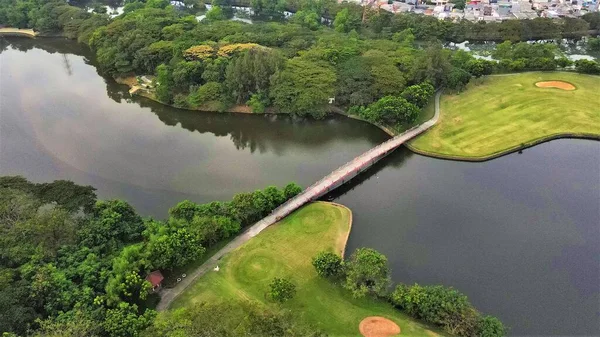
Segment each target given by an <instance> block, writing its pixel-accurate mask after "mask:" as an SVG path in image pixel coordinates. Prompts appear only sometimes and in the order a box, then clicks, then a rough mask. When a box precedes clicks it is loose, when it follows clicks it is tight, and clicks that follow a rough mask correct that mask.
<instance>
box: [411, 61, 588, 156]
mask: <svg viewBox="0 0 600 337" xmlns="http://www.w3.org/2000/svg"><path fill="white" fill-rule="evenodd" d="M554 80H556V81H563V82H567V83H571V84H574V85H575V87H576V90H561V89H557V88H540V87H537V86H536V85H535V83H536V82H539V81H554ZM598 86H600V77H598V76H593V75H583V74H576V73H570V72H529V73H520V74H515V75H510V76H490V77H487V78H484V79H481V80H478V81H476V82H475V83H472V84H470V85H469V86H468V88H467V90H466V91H464V92H462V93H460V94H450V95H448V94H447V95H444V96H442V99H441V102H440V105H441V109H440V113H441V116H440V121H439V122H438V125H436V126H434V127H433V128H432V129H431V130H430V131H428V132H427V133H425V134H423V135H422V136H420V137H418V138H416V139H414V140H412V141H411V142H409V143H408V144H406V146H407V147H408V148H409V149H410V150H411V151H414V152H416V153H419V154H422V155H425V156H430V157H435V158H441V159H449V160H460V161H485V160H490V159H493V158H497V157H500V156H503V155H506V154H509V153H512V152H515V151H520V150H522V149H525V148H528V147H531V146H534V145H537V144H540V143H543V142H547V141H550V140H554V139H559V138H584V139H595V140H598V139H600V109H598V105H597V99H598V98H597V94H596V93H594V89H595V88H597V87H598Z"/></svg>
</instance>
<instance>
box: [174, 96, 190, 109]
mask: <svg viewBox="0 0 600 337" xmlns="http://www.w3.org/2000/svg"><path fill="white" fill-rule="evenodd" d="M173 105H175V106H176V107H178V108H187V106H188V97H187V96H186V95H184V94H177V95H175V98H174V99H173Z"/></svg>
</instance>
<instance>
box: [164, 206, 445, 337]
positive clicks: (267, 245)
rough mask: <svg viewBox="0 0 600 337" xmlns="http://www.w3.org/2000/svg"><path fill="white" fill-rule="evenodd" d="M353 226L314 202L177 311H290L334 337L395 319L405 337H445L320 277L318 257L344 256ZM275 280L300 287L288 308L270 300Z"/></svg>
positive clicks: (341, 211) (348, 217)
mask: <svg viewBox="0 0 600 337" xmlns="http://www.w3.org/2000/svg"><path fill="white" fill-rule="evenodd" d="M351 222H352V213H351V211H350V210H349V209H348V208H346V207H344V206H341V205H337V204H332V203H326V202H314V203H311V204H309V205H307V206H305V207H303V208H301V209H300V210H297V211H296V212H294V213H293V214H291V215H289V216H288V217H286V218H285V219H283V220H282V221H280V222H279V223H276V224H274V225H272V226H271V227H269V228H267V229H266V230H264V231H263V232H262V233H260V234H259V235H258V236H256V237H255V238H253V239H252V240H250V241H249V242H247V243H246V244H244V245H243V246H241V247H239V248H238V249H236V250H234V251H233V252H231V253H230V254H229V255H227V256H225V257H224V258H223V260H222V261H221V262H220V263H219V271H211V272H209V273H208V274H206V275H204V276H202V277H201V278H199V279H198V280H197V281H196V282H195V283H194V284H192V285H191V286H190V287H189V288H188V289H186V291H185V292H183V293H182V294H181V295H180V296H179V297H178V298H177V299H176V300H175V302H173V305H172V306H171V310H173V309H177V308H182V307H188V306H192V305H194V304H196V303H202V302H209V303H214V302H226V303H241V302H244V301H245V302H255V303H259V305H264V306H269V307H273V308H279V307H281V308H283V309H289V310H290V311H291V312H292V313H293V315H294V319H298V320H301V321H302V322H304V323H307V324H310V325H312V326H315V327H318V328H319V329H320V330H321V331H323V332H326V333H327V334H328V335H329V336H360V332H359V324H360V322H361V321H362V320H363V319H364V318H366V317H369V316H383V317H385V318H388V319H390V320H392V321H393V322H395V323H396V324H398V326H399V327H400V328H401V335H402V336H439V334H440V333H439V332H437V330H436V332H434V331H432V330H431V328H429V327H427V326H426V325H425V324H423V323H420V322H418V321H416V320H413V319H411V318H409V317H408V316H406V315H404V314H403V313H402V312H400V311H398V310H396V309H394V308H393V307H392V306H391V305H390V304H388V303H386V302H384V301H379V300H373V299H370V298H363V299H354V298H353V297H352V295H351V294H350V292H348V291H346V290H345V289H343V288H342V286H341V285H339V284H334V283H333V282H331V281H329V280H326V279H323V278H320V277H319V276H317V273H316V272H315V270H314V268H313V266H312V264H311V260H312V258H313V257H314V256H315V255H316V254H317V253H318V252H320V251H323V250H329V251H334V252H336V253H338V254H341V253H342V251H343V250H344V247H345V244H346V240H347V237H348V234H349V232H350V227H351ZM349 253H350V252H349ZM274 277H285V278H287V279H289V280H290V281H292V282H293V283H294V284H295V285H296V290H297V293H296V295H295V296H294V298H292V299H291V300H289V301H287V302H285V303H283V304H277V303H274V302H272V301H270V300H268V299H266V296H265V294H266V293H267V291H268V286H269V283H270V282H271V280H272V279H273V278H274ZM239 319H240V320H241V319H243V317H240V318H239Z"/></svg>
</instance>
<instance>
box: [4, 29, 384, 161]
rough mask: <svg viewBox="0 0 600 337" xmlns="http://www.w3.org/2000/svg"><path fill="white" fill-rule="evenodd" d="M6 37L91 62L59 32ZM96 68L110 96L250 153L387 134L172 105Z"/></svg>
mask: <svg viewBox="0 0 600 337" xmlns="http://www.w3.org/2000/svg"><path fill="white" fill-rule="evenodd" d="M7 42H8V44H9V45H10V47H11V48H14V49H17V50H21V51H24V52H26V51H28V50H30V49H33V48H39V49H42V50H45V51H46V52H48V53H51V54H53V53H61V54H67V55H68V54H73V55H78V56H82V57H83V59H84V62H85V63H86V64H90V65H92V66H96V64H95V58H94V55H93V53H92V52H91V50H90V49H89V48H88V47H87V46H85V45H83V44H79V43H76V42H73V41H69V40H65V39H60V38H43V39H29V38H14V39H13V38H9V39H7ZM5 47H8V46H5ZM63 66H64V65H63ZM96 72H97V73H98V75H100V76H101V77H103V78H104V81H105V83H106V94H107V96H108V97H110V98H111V99H112V100H113V101H115V102H117V103H123V102H134V103H137V104H139V105H141V106H142V107H145V108H149V109H150V110H151V111H152V112H153V113H154V114H156V115H157V116H158V118H159V119H160V120H161V121H162V122H163V123H164V124H166V125H170V126H177V125H181V127H183V128H184V129H186V130H189V131H192V132H195V131H197V132H199V133H206V132H209V133H212V134H214V135H215V136H218V137H229V138H230V139H231V141H232V142H233V143H234V145H235V146H236V148H238V149H249V150H250V152H252V153H254V152H255V151H258V152H259V153H265V152H272V153H274V154H276V155H278V156H281V155H283V154H284V153H285V152H286V151H290V150H291V149H295V150H298V151H310V150H311V149H312V150H315V149H318V148H325V147H326V146H327V144H328V143H331V142H351V141H356V140H357V139H359V138H363V139H364V138H367V139H369V140H370V141H371V142H372V143H373V144H376V143H379V142H381V141H383V140H385V139H386V136H385V135H384V134H383V133H382V132H381V131H380V130H378V129H376V128H374V127H373V126H371V125H368V124H366V123H363V122H359V121H355V120H349V119H346V118H343V117H340V116H333V117H330V118H328V119H326V120H324V121H313V120H306V119H295V118H292V117H290V116H288V115H259V116H257V115H252V114H231V113H208V112H199V111H189V110H181V109H176V108H173V107H169V106H165V105H163V104H160V103H157V102H154V101H151V100H149V99H145V98H143V97H137V96H135V97H132V96H130V95H129V91H128V89H129V88H128V87H127V86H126V85H121V84H118V83H116V82H115V81H114V79H112V78H111V77H109V76H105V75H104V74H102V72H101V71H100V70H99V69H98V68H97V67H96ZM307 125H310V127H307ZM359 153H360V150H357V153H356V154H357V155H358V154H359Z"/></svg>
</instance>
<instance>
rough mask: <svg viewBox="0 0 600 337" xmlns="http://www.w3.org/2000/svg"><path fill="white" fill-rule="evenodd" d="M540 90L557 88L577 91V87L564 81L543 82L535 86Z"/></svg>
mask: <svg viewBox="0 0 600 337" xmlns="http://www.w3.org/2000/svg"><path fill="white" fill-rule="evenodd" d="M535 86H536V87H538V88H556V89H562V90H575V86H574V85H572V84H571V83H569V82H563V81H542V82H537V83H536V84H535Z"/></svg>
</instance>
